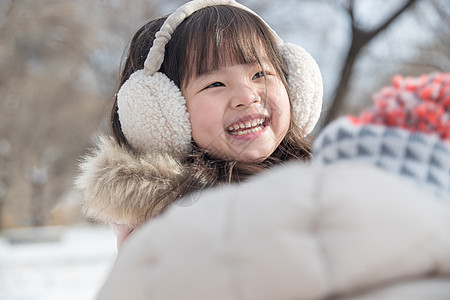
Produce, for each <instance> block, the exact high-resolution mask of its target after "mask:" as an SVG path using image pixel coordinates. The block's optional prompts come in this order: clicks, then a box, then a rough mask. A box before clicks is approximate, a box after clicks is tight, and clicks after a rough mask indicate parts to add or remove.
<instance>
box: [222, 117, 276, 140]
mask: <svg viewBox="0 0 450 300" xmlns="http://www.w3.org/2000/svg"><path fill="white" fill-rule="evenodd" d="M268 124H269V119H268V118H265V117H261V118H256V119H252V120H248V121H245V122H242V121H241V122H236V123H234V124H232V125H230V126H228V128H227V132H228V133H229V134H231V135H236V136H243V135H247V134H250V133H256V132H258V131H261V130H263V129H264V128H265V127H266V126H267V125H268Z"/></svg>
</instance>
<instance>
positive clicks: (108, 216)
mask: <svg viewBox="0 0 450 300" xmlns="http://www.w3.org/2000/svg"><path fill="white" fill-rule="evenodd" d="M182 181H183V174H182V168H181V163H180V161H179V160H177V159H176V158H174V157H173V156H170V155H165V154H147V155H139V154H136V153H133V152H132V151H130V150H128V149H126V148H125V147H121V146H119V145H118V144H117V143H116V142H115V141H114V140H113V138H112V137H101V138H99V140H98V143H97V145H96V147H95V149H94V150H93V151H92V153H90V154H89V155H87V156H86V157H84V159H83V161H82V163H81V164H80V175H79V176H78V178H77V180H76V186H77V187H78V188H79V189H80V190H82V191H83V193H84V202H83V210H84V213H85V214H86V216H88V217H89V218H92V219H94V220H97V221H100V222H105V223H115V224H124V225H127V226H129V227H131V228H135V227H138V226H139V225H141V224H142V223H143V222H145V221H146V220H148V219H149V218H151V217H154V216H156V215H158V214H160V213H161V212H162V211H163V210H164V209H165V208H166V207H167V206H169V205H170V204H171V203H172V202H173V201H174V199H177V198H178V194H179V192H178V189H179V187H180V184H181V183H182ZM155 199H159V200H158V201H156V200H155Z"/></svg>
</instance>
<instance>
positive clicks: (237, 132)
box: [230, 126, 264, 135]
mask: <svg viewBox="0 0 450 300" xmlns="http://www.w3.org/2000/svg"><path fill="white" fill-rule="evenodd" d="M263 129H264V126H258V127H255V128H252V129H247V130H239V131H232V132H230V134H232V135H246V134H249V133H254V132H257V131H260V130H263Z"/></svg>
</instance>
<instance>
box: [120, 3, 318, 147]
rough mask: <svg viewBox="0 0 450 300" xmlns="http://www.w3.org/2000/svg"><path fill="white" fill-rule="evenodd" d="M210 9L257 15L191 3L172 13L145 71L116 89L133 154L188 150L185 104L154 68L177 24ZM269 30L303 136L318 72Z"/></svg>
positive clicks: (314, 110)
mask: <svg viewBox="0 0 450 300" xmlns="http://www.w3.org/2000/svg"><path fill="white" fill-rule="evenodd" d="M215 5H230V6H235V7H238V8H241V9H244V10H246V11H249V12H251V13H253V14H254V15H256V16H258V15H257V14H256V13H254V12H253V11H251V10H250V9H249V8H247V7H245V6H243V5H241V4H239V3H237V2H236V1H234V0H194V1H191V2H188V3H186V4H185V5H183V6H181V7H180V8H178V9H177V10H176V11H175V12H174V13H173V14H171V15H170V16H169V17H168V18H167V19H166V21H165V22H164V24H163V25H162V26H161V29H160V30H159V31H158V32H157V33H156V35H155V40H154V41H153V46H152V47H151V49H150V51H149V53H148V56H147V59H146V61H145V63H144V69H142V70H139V71H136V72H135V73H133V74H132V75H131V76H130V78H129V79H128V80H127V81H126V82H125V83H124V84H123V85H122V87H121V88H120V90H119V92H118V94H117V105H118V114H119V120H120V124H121V128H122V132H123V133H124V135H125V137H126V138H127V140H128V142H129V143H130V144H131V146H132V147H133V148H135V149H136V150H137V151H139V152H141V153H151V152H154V151H157V152H165V153H171V154H175V155H185V154H186V153H188V152H189V151H190V149H191V139H192V135H191V124H190V121H189V114H188V112H187V108H186V100H185V99H184V97H183V95H182V94H181V91H180V89H179V88H178V87H177V86H176V85H175V84H174V83H173V81H171V80H170V79H169V78H168V77H167V76H166V75H164V74H163V73H160V72H158V70H159V69H160V68H161V65H162V63H163V60H164V50H165V46H166V45H167V43H168V42H169V40H170V38H171V35H172V33H173V31H174V30H175V29H176V28H177V26H178V25H179V24H180V23H181V22H183V20H185V19H186V18H187V17H189V16H190V15H192V13H194V12H195V11H198V10H200V9H202V8H205V7H208V6H215ZM258 17H259V16H258ZM260 19H261V18H260ZM261 20H262V19H261ZM262 21H263V22H264V20H262ZM264 23H265V22H264ZM265 24H266V23H265ZM266 25H267V24H266ZM267 26H268V25H267ZM268 27H269V26H268ZM269 28H270V27H269ZM272 32H273V33H274V36H275V37H276V38H277V41H278V46H279V48H280V50H281V53H282V55H283V58H284V60H285V62H286V65H287V69H288V78H287V80H288V86H289V89H290V93H291V95H290V96H291V102H292V109H293V116H294V122H295V124H296V125H297V126H298V127H299V128H300V129H301V130H303V133H304V134H305V135H306V134H309V133H310V132H311V131H312V130H313V128H314V125H315V124H316V123H317V120H318V119H319V116H320V112H321V108H322V93H323V87H322V77H321V74H320V70H319V68H318V66H317V64H316V62H315V61H314V59H313V58H312V57H311V56H310V55H309V54H308V53H307V52H306V51H305V50H304V49H303V48H301V47H300V46H296V45H293V44H289V43H284V41H283V40H282V39H281V38H280V37H278V35H277V34H276V33H275V32H274V31H273V30H272Z"/></svg>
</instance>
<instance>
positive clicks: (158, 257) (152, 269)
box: [98, 161, 450, 300]
mask: <svg viewBox="0 0 450 300" xmlns="http://www.w3.org/2000/svg"><path fill="white" fill-rule="evenodd" d="M197 196H199V199H198V201H196V202H195V203H194V204H193V205H191V206H188V207H182V206H173V207H171V208H170V209H168V210H167V211H166V212H165V213H163V214H162V215H160V216H158V217H156V218H154V219H152V220H151V221H150V222H148V223H146V224H145V225H144V226H142V227H141V228H140V229H139V230H138V231H137V232H136V234H134V235H133V236H131V237H130V239H129V240H128V241H127V242H126V243H125V244H124V245H123V247H122V249H121V251H120V253H119V255H118V258H117V261H116V264H115V265H114V267H113V269H112V271H111V273H110V275H109V277H108V278H107V280H106V282H105V284H104V286H103V287H102V289H101V291H100V292H99V295H98V299H107V300H114V299H134V300H139V299H153V300H159V299H195V300H198V299H215V300H219V299H257V300H263V299H272V300H273V299H277V300H280V299H297V300H299V299H327V300H330V299H346V300H350V299H352V300H356V299H358V300H369V299H370V300H375V299H376V300H388V299H389V300H394V299H395V300H397V299H401V300H403V299H408V300H413V299H416V300H419V299H420V300H423V299H427V300H428V299H433V300H438V299H439V300H444V299H450V205H449V202H446V201H442V199H439V198H435V197H434V196H432V195H431V194H429V193H427V192H425V191H423V190H421V189H419V188H417V187H415V186H414V185H412V184H409V183H407V182H404V181H402V180H401V179H400V178H399V177H397V176H395V175H391V174H389V173H387V172H384V171H381V170H379V169H376V168H374V167H371V166H365V165H359V164H355V163H352V162H351V161H349V162H346V163H340V164H336V165H331V166H320V165H314V164H313V165H308V166H307V165H303V164H300V163H290V164H287V165H285V166H282V167H277V168H275V169H272V170H270V171H268V172H267V173H265V174H262V175H258V176H255V177H254V178H253V179H252V180H250V181H249V182H247V183H245V184H242V185H240V186H230V187H226V188H217V189H213V190H209V191H204V192H203V193H202V194H201V195H197Z"/></svg>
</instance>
